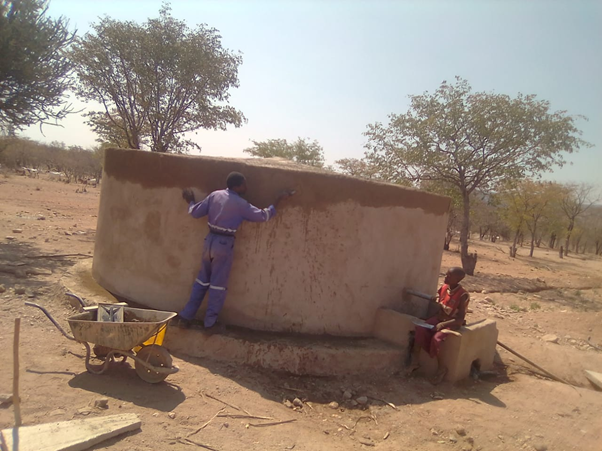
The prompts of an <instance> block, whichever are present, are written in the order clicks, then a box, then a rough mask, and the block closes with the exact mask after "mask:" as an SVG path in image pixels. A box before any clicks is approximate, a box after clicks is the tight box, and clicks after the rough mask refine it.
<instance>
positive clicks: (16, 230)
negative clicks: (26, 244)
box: [13, 229, 23, 233]
mask: <svg viewBox="0 0 602 451" xmlns="http://www.w3.org/2000/svg"><path fill="white" fill-rule="evenodd" d="M13 233H23V229H13Z"/></svg>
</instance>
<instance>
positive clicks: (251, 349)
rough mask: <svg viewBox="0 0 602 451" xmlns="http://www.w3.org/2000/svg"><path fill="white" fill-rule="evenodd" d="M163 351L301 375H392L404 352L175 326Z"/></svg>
mask: <svg viewBox="0 0 602 451" xmlns="http://www.w3.org/2000/svg"><path fill="white" fill-rule="evenodd" d="M164 346H165V347H166V348H167V349H168V350H169V351H170V352H171V353H172V354H174V355H176V356H178V355H180V356H182V355H184V356H191V357H201V358H208V359H211V360H215V361H221V362H229V363H237V364H244V365H250V366H255V367H260V368H264V369H268V370H273V371H283V372H287V373H291V374H297V375H310V376H345V375H352V374H374V373H378V374H380V375H383V374H384V375H386V374H393V373H395V372H396V371H399V370H400V369H401V365H402V357H403V355H404V351H403V350H401V349H399V348H398V347H395V346H392V345H390V344H388V343H385V342H382V341H380V340H376V339H374V338H341V337H332V336H309V335H287V334H278V333H266V332H258V331H249V330H244V329H237V330H228V331H227V332H226V333H225V334H219V335H217V334H216V335H212V336H207V335H205V334H203V333H202V332H201V331H198V330H194V329H180V328H177V327H170V328H169V329H168V331H167V336H166V341H165V343H164Z"/></svg>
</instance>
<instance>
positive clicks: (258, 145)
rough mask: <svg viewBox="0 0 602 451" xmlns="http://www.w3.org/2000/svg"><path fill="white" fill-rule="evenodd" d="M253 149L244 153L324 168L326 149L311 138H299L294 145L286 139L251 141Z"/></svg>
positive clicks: (245, 150) (250, 148)
mask: <svg viewBox="0 0 602 451" xmlns="http://www.w3.org/2000/svg"><path fill="white" fill-rule="evenodd" d="M251 142H252V143H253V147H249V148H247V149H244V150H243V152H245V153H248V154H250V155H252V156H254V157H259V158H286V159H287V160H292V161H294V162H295V163H300V164H306V165H308V166H314V167H318V168H322V167H324V149H322V146H321V145H320V144H319V143H318V141H316V140H313V141H310V140H309V138H305V139H303V138H297V141H295V142H294V143H290V144H289V143H288V142H287V141H286V139H268V140H267V141H251Z"/></svg>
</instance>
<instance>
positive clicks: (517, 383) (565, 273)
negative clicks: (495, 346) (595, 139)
mask: <svg viewBox="0 0 602 451" xmlns="http://www.w3.org/2000/svg"><path fill="white" fill-rule="evenodd" d="M78 189H81V186H76V185H65V184H63V183H60V182H54V181H48V180H43V179H30V178H25V177H18V176H10V177H8V178H6V177H2V176H1V175H0V284H2V285H3V287H4V289H5V291H4V292H3V293H1V294H0V312H1V313H0V343H2V346H1V347H0V368H1V369H2V377H1V378H0V393H10V392H11V389H12V388H11V387H12V377H11V374H12V330H13V321H14V318H16V317H21V318H22V326H21V359H20V360H21V369H22V371H21V387H22V388H21V397H22V414H23V418H24V422H25V424H36V423H44V422H53V421H62V420H69V419H72V418H85V417H89V416H94V415H110V414H115V413H120V412H135V413H137V414H138V415H139V416H140V418H141V419H142V430H141V431H140V432H137V433H131V434H128V435H126V436H124V437H122V438H120V439H113V440H110V441H107V442H105V443H103V444H102V445H98V446H96V447H95V448H93V449H114V450H156V449H174V450H179V449H182V450H192V449H216V450H223V451H226V450H243V449H244V450H247V449H249V450H293V449H294V450H349V449H358V450H359V449H371V448H375V449H381V450H400V449H407V450H442V449H448V450H516V449H526V450H533V449H537V450H544V449H547V450H559V451H563V450H573V449H574V450H592V451H594V450H595V451H597V450H600V449H601V445H600V444H601V443H602V419H601V417H600V411H601V409H602V393H600V392H596V391H594V390H593V389H592V387H591V385H589V384H588V382H587V381H586V379H585V378H584V376H583V370H584V369H590V370H594V371H598V372H602V326H601V325H600V324H601V322H602V321H601V320H602V313H601V311H602V271H601V270H602V259H600V258H597V259H596V258H593V257H591V256H581V255H579V256H569V257H568V258H566V259H563V260H561V259H559V258H558V255H557V253H556V252H555V251H549V250H547V249H537V250H536V256H535V258H532V259H531V258H529V257H527V256H526V255H528V250H527V249H521V250H520V251H519V257H518V258H516V259H510V258H509V257H508V256H507V255H506V254H507V252H506V251H507V244H505V243H496V244H491V243H486V242H478V241H477V242H474V243H472V248H473V249H476V250H477V251H478V254H479V263H478V266H477V274H476V275H475V277H471V278H468V279H467V280H466V282H465V286H466V287H467V288H468V289H469V290H471V293H472V303H471V308H472V310H473V312H472V314H471V316H470V319H469V321H473V320H478V319H480V318H485V317H489V318H494V319H496V321H497V323H498V328H499V329H500V341H502V342H503V343H505V344H507V345H509V346H511V347H512V348H514V349H516V350H517V351H519V352H520V353H522V354H524V355H525V356H528V357H529V358H530V359H532V360H533V361H535V362H537V363H539V364H540V365H542V366H544V367H545V368H546V369H547V370H548V371H550V372H552V373H554V374H556V375H557V376H559V377H561V378H563V379H565V380H567V381H569V382H571V383H573V384H575V385H576V387H572V386H568V385H564V384H561V383H558V382H553V381H551V380H549V379H546V378H544V377H541V376H540V375H538V374H536V373H535V372H534V371H533V369H532V368H530V367H529V366H528V365H527V364H524V363H523V362H522V361H521V360H520V359H518V358H516V357H514V356H512V355H510V354H509V353H508V352H507V351H504V350H502V349H501V348H500V349H499V356H498V359H497V363H496V370H497V372H498V373H499V376H497V377H492V378H490V379H487V380H476V381H475V380H472V379H470V380H467V381H463V382H462V383H459V384H455V385H451V384H442V385H440V386H437V387H433V386H432V385H431V384H430V383H428V382H427V381H426V380H424V379H423V378H420V377H418V378H412V379H405V378H403V377H383V376H379V375H374V376H373V377H371V378H369V379H364V378H309V377H293V376H290V375H286V374H274V373H268V372H264V371H259V370H256V369H253V368H247V367H238V366H230V365H224V364H217V363H215V362H211V361H208V360H195V359H185V360H183V359H180V358H174V361H175V363H176V364H177V365H179V366H180V372H179V373H178V374H176V375H173V376H170V377H169V378H168V379H167V381H166V382H164V383H161V384H158V385H149V384H146V383H144V382H142V381H140V379H138V377H137V376H136V373H135V371H134V369H133V367H132V366H130V365H129V364H128V363H126V364H124V365H123V366H118V367H115V368H111V370H110V371H109V372H108V373H107V374H105V375H102V376H95V375H92V374H89V373H87V372H86V371H85V370H84V363H83V348H82V346H81V345H79V344H77V343H74V342H70V341H67V340H66V339H64V338H63V337H62V336H61V335H60V333H59V332H58V331H57V330H56V329H55V328H54V327H53V326H52V325H51V324H50V323H49V322H48V320H47V319H46V318H45V317H44V316H43V315H42V314H41V313H40V312H38V311H37V310H33V309H31V308H28V307H25V306H24V305H23V302H24V301H26V300H33V301H35V302H40V303H42V304H44V305H45V306H47V307H48V309H50V310H51V311H52V312H53V314H55V316H56V317H57V319H58V320H59V321H61V322H62V323H63V324H65V323H64V320H65V318H66V317H67V316H69V315H71V314H73V313H74V312H75V310H74V309H73V308H72V307H71V306H70V305H69V304H68V303H67V302H66V301H65V299H64V296H62V294H61V292H60V288H59V286H58V285H57V282H58V280H59V279H60V278H61V276H62V275H64V274H65V273H68V272H69V271H70V270H71V268H72V266H73V265H74V264H75V263H77V261H78V260H81V259H86V258H88V257H89V256H90V255H91V254H92V251H93V246H94V229H95V226H96V214H97V208H98V200H99V189H98V188H96V189H95V188H88V189H87V191H88V192H87V193H84V194H81V193H77V192H76V190H78ZM42 217H44V219H41V218H42ZM18 230H20V232H19V231H18ZM7 237H13V238H14V239H9V238H7ZM452 247H453V246H452ZM48 254H79V255H71V256H67V257H55V258H39V257H40V256H43V255H44V256H45V255H48ZM459 260H460V259H459V254H458V253H457V252H446V253H445V254H444V257H443V262H442V267H443V268H445V267H448V266H455V265H458V263H459ZM20 288H22V289H24V291H25V292H24V294H17V293H16V292H21V290H19V289H20ZM0 290H1V289H0ZM482 291H485V292H482ZM546 334H554V335H556V336H557V337H558V343H550V342H546V341H544V340H542V337H543V336H544V335H546ZM345 391H350V392H351V393H352V395H353V399H357V398H358V397H361V396H367V397H368V403H367V404H366V405H364V406H361V405H360V406H352V402H351V401H350V400H347V399H345V397H344V392H345ZM99 398H107V399H108V409H98V408H95V407H93V404H94V401H95V400H97V399H99ZM294 398H299V400H300V401H301V402H302V404H300V405H301V406H302V407H297V408H295V409H290V408H288V407H286V406H285V405H284V404H283V401H284V400H289V401H293V400H294ZM383 400H385V401H387V402H390V403H393V404H394V405H395V409H393V408H392V407H391V406H389V405H387V404H384V403H383V402H382V401H383ZM333 401H334V402H337V403H338V404H339V407H338V408H332V407H330V406H329V404H330V403H331V402H333ZM225 403H227V404H225ZM2 407H3V408H0V428H6V427H10V426H12V424H13V418H12V408H11V407H10V406H8V407H7V406H2ZM222 409H223V410H222ZM244 411H246V412H247V413H245V412H244ZM218 412H220V414H219V415H221V416H215V415H216V414H217V413H218ZM249 414H250V416H264V417H270V418H273V419H274V420H271V421H272V422H277V421H284V420H295V421H294V422H290V423H285V424H279V425H271V426H264V427H260V426H256V425H258V424H264V423H266V421H267V422H268V423H269V422H270V421H269V420H261V419H256V418H236V417H235V416H236V415H247V416H249ZM209 420H211V421H209ZM208 421H209V423H208V424H207V425H206V426H205V427H204V428H203V429H202V430H200V431H199V432H198V433H196V434H194V435H190V434H191V433H193V432H194V431H196V430H197V429H198V428H200V427H201V426H203V425H204V424H206V423H207V422H208ZM186 438H188V440H191V441H186ZM192 442H196V443H197V444H203V445H206V446H208V447H209V448H202V447H199V446H198V445H195V444H194V443H192Z"/></svg>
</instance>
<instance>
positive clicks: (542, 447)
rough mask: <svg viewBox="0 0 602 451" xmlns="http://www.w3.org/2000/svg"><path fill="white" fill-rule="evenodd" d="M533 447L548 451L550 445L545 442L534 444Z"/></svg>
mask: <svg viewBox="0 0 602 451" xmlns="http://www.w3.org/2000/svg"><path fill="white" fill-rule="evenodd" d="M533 448H534V449H535V451H548V447H547V446H546V445H544V444H543V443H537V444H535V445H533Z"/></svg>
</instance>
